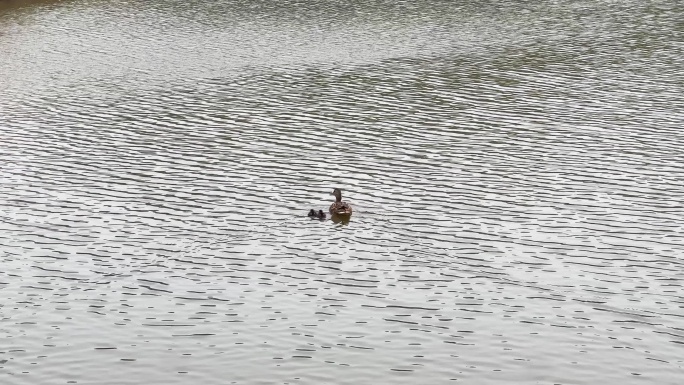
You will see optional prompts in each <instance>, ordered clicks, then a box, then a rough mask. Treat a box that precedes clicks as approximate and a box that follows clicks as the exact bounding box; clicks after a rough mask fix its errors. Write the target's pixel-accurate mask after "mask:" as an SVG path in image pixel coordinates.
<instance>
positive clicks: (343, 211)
mask: <svg viewBox="0 0 684 385" xmlns="http://www.w3.org/2000/svg"><path fill="white" fill-rule="evenodd" d="M330 195H334V196H335V203H333V204H331V205H330V215H340V216H342V215H344V216H351V214H352V207H351V205H350V204H349V203H347V202H342V190H340V189H338V188H336V189H334V190H333V192H332V193H330Z"/></svg>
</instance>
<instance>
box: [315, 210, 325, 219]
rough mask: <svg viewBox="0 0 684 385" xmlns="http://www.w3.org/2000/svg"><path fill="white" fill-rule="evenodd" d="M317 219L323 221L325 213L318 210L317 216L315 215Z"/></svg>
mask: <svg viewBox="0 0 684 385" xmlns="http://www.w3.org/2000/svg"><path fill="white" fill-rule="evenodd" d="M316 217H317V218H318V219H325V213H324V212H323V210H318V215H316Z"/></svg>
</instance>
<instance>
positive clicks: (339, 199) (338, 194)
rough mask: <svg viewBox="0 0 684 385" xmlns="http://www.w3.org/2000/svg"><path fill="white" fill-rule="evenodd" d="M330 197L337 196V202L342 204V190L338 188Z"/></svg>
mask: <svg viewBox="0 0 684 385" xmlns="http://www.w3.org/2000/svg"><path fill="white" fill-rule="evenodd" d="M330 195H334V196H335V202H342V190H340V189H338V188H336V189H334V190H333V192H331V193H330Z"/></svg>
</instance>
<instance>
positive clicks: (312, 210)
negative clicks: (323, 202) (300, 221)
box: [309, 209, 320, 218]
mask: <svg viewBox="0 0 684 385" xmlns="http://www.w3.org/2000/svg"><path fill="white" fill-rule="evenodd" d="M319 211H320V210H319ZM316 215H317V214H316V212H315V211H314V209H311V210H309V218H313V217H315V216H316Z"/></svg>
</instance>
